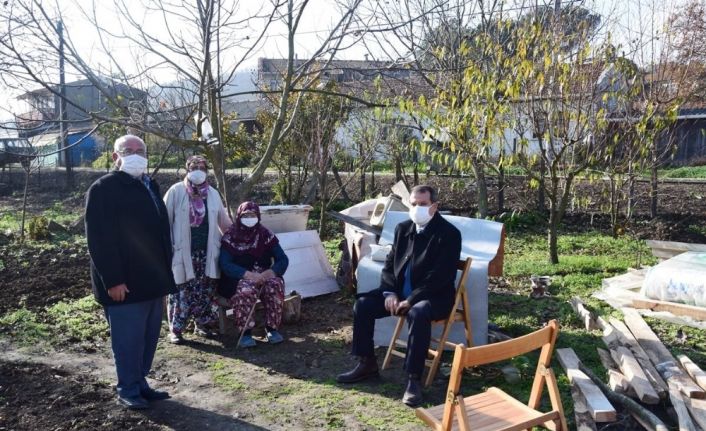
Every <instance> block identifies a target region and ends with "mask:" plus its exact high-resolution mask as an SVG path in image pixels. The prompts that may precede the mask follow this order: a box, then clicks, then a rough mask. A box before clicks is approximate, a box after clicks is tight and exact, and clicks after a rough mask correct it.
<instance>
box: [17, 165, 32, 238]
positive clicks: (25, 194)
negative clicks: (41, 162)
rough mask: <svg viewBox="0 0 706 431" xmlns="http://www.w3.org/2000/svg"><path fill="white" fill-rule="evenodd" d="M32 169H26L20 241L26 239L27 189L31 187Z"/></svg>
mask: <svg viewBox="0 0 706 431" xmlns="http://www.w3.org/2000/svg"><path fill="white" fill-rule="evenodd" d="M30 172H31V170H30V169H26V170H25V190H24V193H23V195H22V225H21V226H20V241H22V242H24V240H25V219H26V217H27V190H28V189H29V174H30Z"/></svg>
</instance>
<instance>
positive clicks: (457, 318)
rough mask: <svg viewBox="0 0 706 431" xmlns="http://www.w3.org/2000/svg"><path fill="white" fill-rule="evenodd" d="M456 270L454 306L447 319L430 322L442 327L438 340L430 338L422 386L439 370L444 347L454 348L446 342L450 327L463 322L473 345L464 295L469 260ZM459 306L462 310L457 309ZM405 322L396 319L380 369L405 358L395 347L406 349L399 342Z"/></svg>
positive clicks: (465, 296)
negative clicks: (425, 374) (395, 359)
mask: <svg viewBox="0 0 706 431" xmlns="http://www.w3.org/2000/svg"><path fill="white" fill-rule="evenodd" d="M457 269H458V270H459V271H461V277H460V278H459V280H458V283H457V284H456V300H455V301H454V306H453V308H452V309H451V313H449V317H447V318H446V319H444V320H436V321H434V322H432V327H433V326H434V325H444V327H443V329H442V330H441V336H440V337H439V338H434V337H432V339H431V343H432V344H435V346H433V345H430V346H429V351H428V352H427V354H428V356H429V357H430V358H431V359H427V360H426V362H425V363H424V365H425V366H426V367H427V368H429V371H428V372H427V378H426V380H425V382H424V386H429V385H430V384H431V382H432V381H433V380H434V376H435V375H436V372H437V370H438V369H439V364H440V363H441V355H442V354H443V353H444V348H445V347H447V346H448V347H451V348H453V347H456V344H455V343H452V342H450V341H448V337H449V332H451V327H452V326H453V324H454V323H456V322H463V325H464V329H465V332H466V342H467V343H468V345H469V346H472V345H473V335H472V334H473V333H472V332H471V317H470V315H469V314H468V295H467V293H466V279H467V278H468V274H469V273H470V272H471V258H470V257H469V258H467V259H466V260H459V261H458V265H457ZM459 306H461V307H462V308H461V309H459ZM405 321H406V318H405V316H400V317H399V318H398V319H397V326H395V330H394V331H393V332H392V339H391V340H390V346H389V347H388V348H387V353H386V354H385V360H384V361H383V362H382V369H383V370H384V369H385V368H387V367H388V366H389V365H390V360H391V359H392V356H393V355H394V356H399V357H401V358H404V357H405V354H404V352H402V351H400V350H397V347H401V348H407V343H406V342H404V341H402V340H400V339H399V337H400V333H401V332H402V327H403V326H404V323H405Z"/></svg>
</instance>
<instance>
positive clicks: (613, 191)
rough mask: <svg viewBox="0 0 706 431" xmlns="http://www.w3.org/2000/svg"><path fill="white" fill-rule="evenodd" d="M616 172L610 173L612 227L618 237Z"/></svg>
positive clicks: (614, 234)
mask: <svg viewBox="0 0 706 431" xmlns="http://www.w3.org/2000/svg"><path fill="white" fill-rule="evenodd" d="M615 176H616V174H614V173H613V174H610V175H609V176H608V180H609V181H610V227H611V228H612V230H613V238H617V237H618V187H617V184H616V179H615Z"/></svg>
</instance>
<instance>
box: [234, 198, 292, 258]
mask: <svg viewBox="0 0 706 431" xmlns="http://www.w3.org/2000/svg"><path fill="white" fill-rule="evenodd" d="M246 212H254V213H255V214H257V224H256V225H255V226H253V227H247V226H245V225H244V224H243V223H242V222H241V218H242V216H243V214H244V213H246ZM221 244H222V247H225V248H226V249H227V250H228V252H230V253H231V254H232V255H234V256H240V255H244V254H249V255H251V256H254V257H255V258H256V259H257V258H260V257H262V255H263V254H265V252H267V251H268V250H270V249H271V248H272V247H274V246H275V245H277V244H279V240H278V239H277V237H276V236H275V234H274V233H272V231H271V230H269V229H267V228H266V227H265V226H263V225H262V223H260V207H259V206H258V205H257V204H256V203H255V202H251V201H247V202H243V203H242V204H240V206H239V207H238V210H237V212H236V215H235V223H233V225H231V227H230V228H229V229H228V230H227V231H226V233H224V234H223V238H222V240H221Z"/></svg>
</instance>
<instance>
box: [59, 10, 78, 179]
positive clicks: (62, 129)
mask: <svg viewBox="0 0 706 431" xmlns="http://www.w3.org/2000/svg"><path fill="white" fill-rule="evenodd" d="M56 32H57V34H58V35H59V148H63V149H64V166H65V167H66V189H67V190H71V189H72V188H73V185H74V181H73V171H72V169H71V149H70V148H68V139H67V138H68V131H67V123H66V77H65V76H64V23H63V22H62V21H61V20H59V22H57V23H56Z"/></svg>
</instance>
